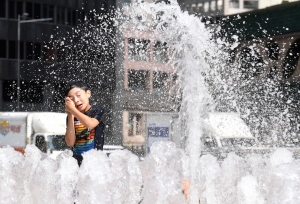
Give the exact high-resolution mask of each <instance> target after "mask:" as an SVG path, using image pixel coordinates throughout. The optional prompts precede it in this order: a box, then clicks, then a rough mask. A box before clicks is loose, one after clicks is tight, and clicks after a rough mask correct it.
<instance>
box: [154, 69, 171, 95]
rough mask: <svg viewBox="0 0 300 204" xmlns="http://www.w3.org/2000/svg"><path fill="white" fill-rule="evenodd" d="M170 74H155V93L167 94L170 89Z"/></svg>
mask: <svg viewBox="0 0 300 204" xmlns="http://www.w3.org/2000/svg"><path fill="white" fill-rule="evenodd" d="M168 78H169V74H168V73H165V72H153V92H154V93H161V94H162V93H165V92H166V91H167V87H168Z"/></svg>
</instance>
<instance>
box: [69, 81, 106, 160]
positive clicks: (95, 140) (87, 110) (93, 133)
mask: <svg viewBox="0 0 300 204" xmlns="http://www.w3.org/2000/svg"><path fill="white" fill-rule="evenodd" d="M90 97H91V91H90V90H89V89H88V87H87V85H86V84H85V83H84V82H82V81H72V82H69V83H68V84H67V87H66V90H65V107H66V112H67V114H68V116H67V130H66V134H65V140H66V143H67V145H68V146H71V147H72V148H73V157H74V158H75V159H76V160H77V162H78V165H79V166H80V165H81V162H82V159H83V157H82V156H81V155H82V154H83V153H84V152H87V151H89V150H91V149H97V150H99V149H100V150H103V145H104V135H103V131H104V127H105V125H104V123H103V121H101V117H102V115H103V113H104V109H103V107H101V106H91V105H90V103H89V98H90Z"/></svg>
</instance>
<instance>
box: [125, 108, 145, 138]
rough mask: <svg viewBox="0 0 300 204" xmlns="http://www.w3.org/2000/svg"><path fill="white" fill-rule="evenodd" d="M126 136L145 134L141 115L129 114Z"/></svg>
mask: <svg viewBox="0 0 300 204" xmlns="http://www.w3.org/2000/svg"><path fill="white" fill-rule="evenodd" d="M127 126H128V136H135V135H144V134H145V117H144V114H142V113H129V118H128V124H127Z"/></svg>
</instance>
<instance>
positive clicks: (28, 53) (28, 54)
mask: <svg viewBox="0 0 300 204" xmlns="http://www.w3.org/2000/svg"><path fill="white" fill-rule="evenodd" d="M32 44H33V43H31V42H26V59H27V60H32V59H33V45H32Z"/></svg>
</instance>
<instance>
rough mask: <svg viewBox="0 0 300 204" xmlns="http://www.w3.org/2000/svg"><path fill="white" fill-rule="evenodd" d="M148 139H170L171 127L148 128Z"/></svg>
mask: <svg viewBox="0 0 300 204" xmlns="http://www.w3.org/2000/svg"><path fill="white" fill-rule="evenodd" d="M148 137H169V127H148Z"/></svg>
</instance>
